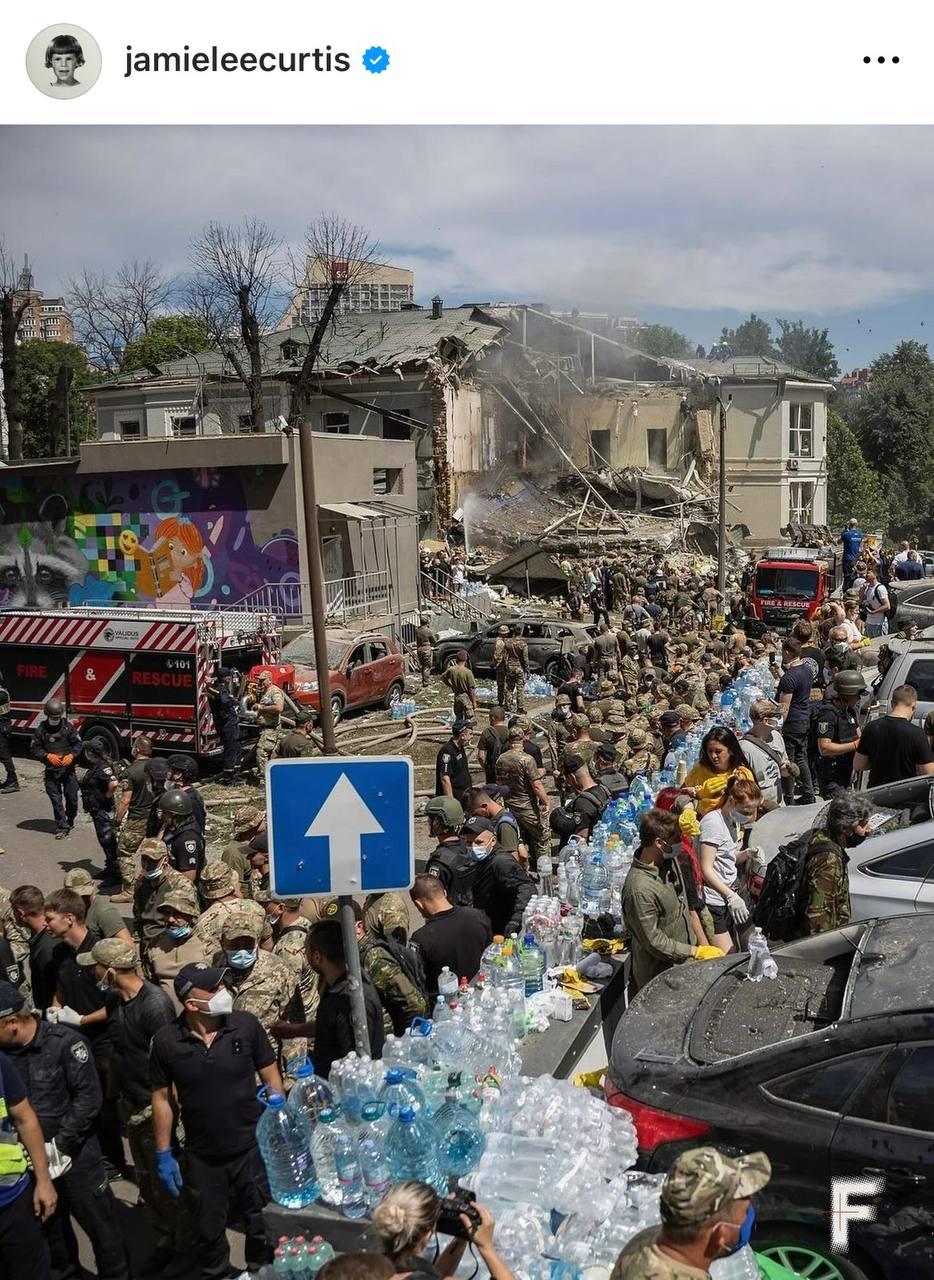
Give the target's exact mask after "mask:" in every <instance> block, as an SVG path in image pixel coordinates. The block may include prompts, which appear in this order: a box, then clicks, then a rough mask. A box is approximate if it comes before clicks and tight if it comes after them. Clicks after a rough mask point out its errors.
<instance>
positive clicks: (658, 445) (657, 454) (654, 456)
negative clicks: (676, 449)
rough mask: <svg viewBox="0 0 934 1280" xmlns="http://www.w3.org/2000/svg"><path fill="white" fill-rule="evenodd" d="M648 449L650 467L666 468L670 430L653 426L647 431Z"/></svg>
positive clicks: (646, 441)
mask: <svg viewBox="0 0 934 1280" xmlns="http://www.w3.org/2000/svg"><path fill="white" fill-rule="evenodd" d="M645 443H646V449H647V450H648V460H649V466H650V467H661V468H662V470H663V471H664V470H666V469H667V467H668V432H667V431H666V430H665V429H664V427H662V428H658V427H653V428H652V429H651V430H648V431H646V433H645Z"/></svg>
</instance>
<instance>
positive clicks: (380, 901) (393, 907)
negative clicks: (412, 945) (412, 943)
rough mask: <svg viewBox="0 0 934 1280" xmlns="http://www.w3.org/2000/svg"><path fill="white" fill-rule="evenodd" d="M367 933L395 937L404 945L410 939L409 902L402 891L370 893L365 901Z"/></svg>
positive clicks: (364, 921) (364, 920) (364, 910)
mask: <svg viewBox="0 0 934 1280" xmlns="http://www.w3.org/2000/svg"><path fill="white" fill-rule="evenodd" d="M363 923H364V925H365V927H366V931H367V933H375V934H379V935H381V936H382V937H384V938H395V939H396V941H397V942H401V943H402V945H403V946H405V944H406V943H407V942H408V940H409V904H408V902H407V900H406V899H405V898H404V897H403V896H402V894H401V893H393V892H389V893H368V894H367V896H366V898H365V899H364V901H363Z"/></svg>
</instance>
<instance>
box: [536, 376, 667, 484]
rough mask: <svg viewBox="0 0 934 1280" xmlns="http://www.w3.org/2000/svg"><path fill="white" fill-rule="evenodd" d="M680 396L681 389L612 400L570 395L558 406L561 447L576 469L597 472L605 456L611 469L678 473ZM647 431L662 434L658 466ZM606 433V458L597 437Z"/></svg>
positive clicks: (639, 392) (639, 390)
mask: <svg viewBox="0 0 934 1280" xmlns="http://www.w3.org/2000/svg"><path fill="white" fill-rule="evenodd" d="M681 394H682V392H681V390H680V389H678V390H671V391H669V390H659V391H652V392H649V393H646V392H645V389H644V388H635V389H633V391H632V392H631V393H627V394H620V395H614V396H606V395H583V396H579V395H576V394H573V393H569V394H568V395H567V397H566V398H563V399H562V403H561V414H562V417H563V419H564V421H565V423H566V424H567V429H566V432H565V435H564V437H563V439H562V444H563V445H564V447H565V449H567V451H568V453H569V454H570V455H571V457H572V458H573V459H574V461H575V463H576V464H577V465H578V466H579V467H588V466H597V467H601V466H603V465H605V464H604V463H603V462H601V461H600V457H605V458H606V462H608V463H609V465H610V466H611V467H629V466H633V467H649V468H650V469H651V470H653V471H659V470H665V469H666V468H667V469H668V470H669V471H671V472H673V473H675V474H681V473H682V472H683V468H682V467H681V459H682V455H683V454H684V453H685V440H686V437H687V434H688V433H687V432H686V430H685V428H684V426H683V423H682V418H681V413H680V403H681ZM650 431H664V433H665V450H664V460H662V461H660V462H659V461H654V460H653V461H650V458H649V434H648V433H649V432H650ZM606 432H609V456H608V457H607V455H606V454H605V453H604V450H603V447H602V446H604V445H605V443H606V436H605V435H601V434H599V433H606ZM594 433H597V434H596V435H595V434H594ZM591 446H592V447H593V450H595V451H596V453H593V452H592V448H591ZM597 454H599V455H600V457H598V456H597Z"/></svg>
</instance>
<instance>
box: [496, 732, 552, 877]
mask: <svg viewBox="0 0 934 1280" xmlns="http://www.w3.org/2000/svg"><path fill="white" fill-rule="evenodd" d="M540 777H541V774H540V773H539V769H538V765H537V764H536V763H535V761H534V760H533V759H532V757H531V756H530V755H528V754H527V753H526V752H525V751H523V750H522V743H521V740H517V739H515V738H512V739H511V745H510V748H509V750H508V751H504V752H503V753H502V755H501V756H499V757H498V758H497V761H496V781H497V783H498V784H499V786H501V787H508V788H509V794H508V796H507V797H506V805H507V807H508V808H509V809H511V810H512V812H513V813H514V814H515V817H516V821H517V822H518V824H519V830H520V831H521V832H522V838H523V839H524V840H525V842H526V843H527V844H528V846H529V856H530V857H532V858H536V859H537V858H538V857H539V856H540V855H541V854H543V853H547V852H549V851H550V841H549V835H548V831H547V829H546V827H545V824H544V823H543V822H542V819H541V817H540V815H539V808H538V797H537V796H536V794H535V790H534V788H533V786H532V783H533V782H537V781H538V780H539V779H540Z"/></svg>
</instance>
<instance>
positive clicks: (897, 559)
mask: <svg viewBox="0 0 934 1280" xmlns="http://www.w3.org/2000/svg"><path fill="white" fill-rule="evenodd" d="M910 550H911V543H910V542H900V543H899V544H898V550H897V551H896V552H895V555H894V557H893V559H892V564H904V563H905V561H906V560H907V559H908V552H909V551H910Z"/></svg>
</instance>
